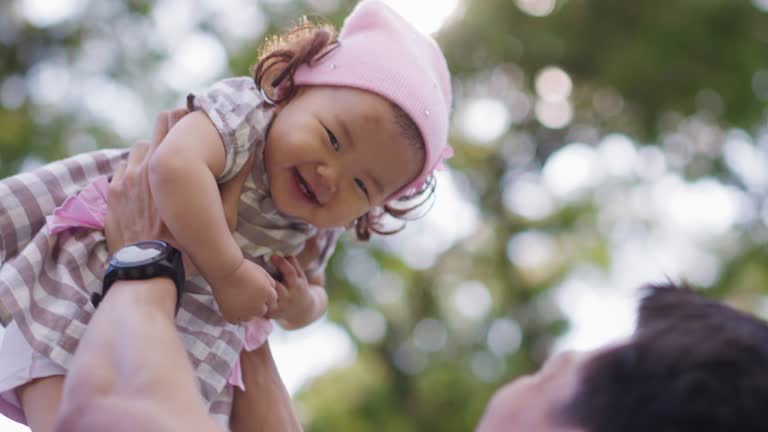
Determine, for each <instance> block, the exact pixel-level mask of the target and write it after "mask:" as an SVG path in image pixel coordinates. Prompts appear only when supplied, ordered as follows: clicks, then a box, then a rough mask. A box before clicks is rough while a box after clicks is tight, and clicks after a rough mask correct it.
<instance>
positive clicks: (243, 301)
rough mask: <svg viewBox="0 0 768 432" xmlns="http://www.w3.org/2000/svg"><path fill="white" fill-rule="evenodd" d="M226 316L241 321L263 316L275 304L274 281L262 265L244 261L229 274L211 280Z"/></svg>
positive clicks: (217, 299) (229, 320)
mask: <svg viewBox="0 0 768 432" xmlns="http://www.w3.org/2000/svg"><path fill="white" fill-rule="evenodd" d="M208 282H210V283H211V287H212V289H213V296H214V298H215V299H216V303H217V304H218V305H219V310H220V311H221V315H222V316H223V317H224V319H225V320H226V321H227V322H229V323H232V324H239V323H242V322H245V321H249V320H251V319H253V318H259V317H263V316H264V315H265V314H266V313H267V312H268V311H270V310H272V309H273V308H275V307H276V304H277V292H276V286H275V280H274V279H272V276H270V275H269V273H267V272H266V270H264V269H263V268H261V266H260V265H258V264H256V263H253V262H251V261H248V260H243V262H242V264H240V267H238V268H237V270H235V271H234V272H233V273H231V274H230V275H229V276H227V277H225V278H222V279H220V280H216V281H210V280H209V281H208Z"/></svg>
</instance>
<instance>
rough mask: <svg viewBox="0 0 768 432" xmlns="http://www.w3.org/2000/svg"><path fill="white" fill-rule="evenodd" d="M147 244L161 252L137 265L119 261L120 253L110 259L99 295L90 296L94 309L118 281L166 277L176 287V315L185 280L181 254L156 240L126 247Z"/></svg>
mask: <svg viewBox="0 0 768 432" xmlns="http://www.w3.org/2000/svg"><path fill="white" fill-rule="evenodd" d="M147 244H150V245H151V246H153V247H160V248H162V249H161V250H162V252H161V253H160V254H159V255H158V256H157V257H155V258H152V259H149V260H146V261H144V262H138V263H133V262H131V263H126V262H122V261H120V259H119V258H117V257H118V256H119V253H120V251H118V252H116V253H115V254H114V255H113V256H112V257H110V259H109V266H108V267H107V270H106V272H105V273H104V279H103V284H102V290H101V293H93V294H91V303H93V305H94V307H98V306H99V303H101V300H102V299H103V298H104V296H106V295H107V291H109V288H110V287H111V286H112V284H114V283H115V282H117V281H119V280H146V279H152V278H155V277H167V278H170V279H171V280H172V281H173V283H174V284H175V285H176V312H177V313H178V311H179V307H180V306H181V294H182V292H183V288H184V280H185V274H184V264H183V261H182V257H181V252H179V250H178V249H176V248H174V247H173V246H171V245H169V244H168V243H165V242H161V241H158V240H148V241H144V242H138V243H134V244H133V245H128V246H126V247H130V246H142V245H144V246H146V245H147Z"/></svg>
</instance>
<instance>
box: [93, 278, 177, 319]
mask: <svg viewBox="0 0 768 432" xmlns="http://www.w3.org/2000/svg"><path fill="white" fill-rule="evenodd" d="M122 296H130V297H132V298H134V299H136V300H138V301H139V302H141V303H142V304H147V305H152V306H157V307H160V308H161V309H163V310H164V311H169V312H170V313H171V315H172V314H173V312H174V311H175V310H176V302H177V301H178V299H177V296H178V290H177V289H176V284H175V283H174V281H173V280H172V279H171V278H170V277H165V276H158V277H154V278H150V279H142V280H118V281H115V283H113V284H112V287H111V288H110V290H109V292H108V293H107V295H106V296H105V299H106V298H110V297H122Z"/></svg>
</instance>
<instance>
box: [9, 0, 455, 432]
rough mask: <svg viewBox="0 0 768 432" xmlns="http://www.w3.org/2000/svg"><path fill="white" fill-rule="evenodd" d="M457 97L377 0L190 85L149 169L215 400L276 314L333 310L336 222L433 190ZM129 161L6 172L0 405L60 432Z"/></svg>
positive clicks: (184, 320) (432, 51)
mask: <svg viewBox="0 0 768 432" xmlns="http://www.w3.org/2000/svg"><path fill="white" fill-rule="evenodd" d="M450 106H451V90H450V76H449V73H448V69H447V66H446V62H445V59H444V57H443V55H442V53H441V51H440V49H439V48H438V46H437V45H436V44H435V42H434V41H433V40H432V39H431V38H429V37H428V36H426V35H423V34H421V33H419V32H418V31H417V30H416V29H415V28H414V27H412V26H411V25H410V24H408V23H407V22H406V21H404V20H403V19H402V17H400V16H399V15H398V14H397V13H396V12H394V11H393V10H391V9H390V8H389V7H388V6H387V5H385V4H384V3H382V2H380V1H377V0H364V1H362V2H360V4H359V5H358V6H357V7H356V9H355V10H354V11H353V12H352V13H351V14H350V16H349V17H347V19H346V21H345V23H344V26H343V28H342V30H341V32H340V35H339V37H338V39H337V38H336V37H335V35H334V32H333V30H332V29H330V28H329V27H326V26H316V25H314V24H311V23H309V22H307V21H302V22H301V24H300V25H299V26H298V27H297V28H294V29H292V30H290V31H288V32H287V33H286V34H284V35H282V36H280V37H277V38H275V39H272V40H270V41H269V42H268V43H267V44H266V45H265V47H264V49H263V50H262V54H261V55H260V59H259V62H258V63H257V65H256V66H255V67H254V69H253V77H248V78H246V77H243V78H230V79H225V80H223V81H221V82H218V83H216V84H214V85H213V86H212V87H211V88H210V89H209V90H207V91H205V92H203V93H200V94H196V95H190V96H189V98H188V108H189V110H190V111H191V113H190V114H188V115H186V116H185V117H183V118H182V119H181V120H180V121H179V122H178V123H177V124H176V125H175V126H174V127H173V128H172V129H171V130H170V132H169V133H168V135H167V136H166V138H165V139H164V140H163V142H162V143H161V144H160V146H159V148H158V150H157V151H156V153H155V154H154V156H153V158H152V160H151V162H150V174H149V176H150V178H149V180H150V186H151V193H152V196H153V200H154V202H155V205H156V206H157V208H158V211H159V212H160V214H161V216H162V218H163V221H164V222H165V223H166V225H167V226H168V228H169V230H170V231H171V234H172V235H173V236H174V238H175V239H176V240H177V242H178V245H179V248H180V249H181V250H182V251H183V253H184V254H185V255H186V256H187V257H188V258H190V259H191V262H192V263H193V264H194V266H195V268H196V269H197V270H198V271H199V275H194V276H191V277H188V278H187V280H186V283H185V284H184V293H183V295H182V296H181V299H180V304H179V306H180V308H179V311H178V314H177V328H178V330H179V333H180V334H181V336H182V338H183V339H184V343H185V346H186V348H187V350H188V353H189V355H190V359H191V361H192V362H193V365H194V366H195V369H196V373H197V374H198V378H199V382H200V387H201V393H202V395H203V398H204V399H205V401H206V403H207V405H208V407H209V410H210V412H211V413H212V414H214V415H218V416H219V417H220V418H221V419H222V420H223V421H226V419H227V417H228V416H229V413H230V409H231V401H232V388H231V386H228V385H227V382H229V383H234V384H239V385H242V384H241V381H240V379H239V363H238V355H239V352H240V350H241V349H243V348H245V349H254V348H255V347H256V346H258V345H259V344H261V343H263V341H264V339H265V338H266V336H267V335H268V333H269V329H270V328H271V327H270V326H269V322H268V320H267V319H266V318H275V319H278V320H279V321H280V322H281V324H283V325H285V326H286V327H288V328H296V327H301V326H304V325H306V324H308V323H310V322H312V321H314V320H315V319H317V318H318V317H320V316H321V315H322V314H323V313H324V312H325V309H326V307H327V295H326V293H325V290H324V289H323V285H324V276H323V271H324V267H325V264H326V263H327V260H328V258H329V257H330V255H331V254H332V252H333V247H334V244H335V242H336V239H337V238H338V234H339V233H340V232H342V231H343V230H344V229H351V228H354V230H355V232H356V234H357V236H358V238H360V239H368V238H369V237H370V235H371V233H372V232H377V233H382V230H383V227H382V225H381V222H380V220H381V218H382V217H383V216H385V215H387V214H389V215H393V216H395V217H399V216H403V214H404V213H406V212H404V211H403V210H402V209H401V207H402V206H393V204H394V203H397V202H398V201H410V200H412V199H416V198H420V197H421V198H423V197H424V196H429V195H430V194H431V192H432V189H433V185H434V182H433V181H432V180H433V177H432V174H433V172H434V170H435V169H436V168H438V167H439V166H440V165H441V163H442V161H443V160H445V159H447V158H448V157H450V156H451V154H452V150H451V148H450V146H449V145H448V143H447V135H448V120H449V111H450ZM124 157H125V152H124V151H100V152H94V153H90V154H85V155H78V156H75V157H73V158H70V159H67V160H64V161H59V162H54V163H52V164H50V165H48V166H45V167H43V168H40V169H38V170H36V171H34V172H31V173H25V174H20V175H18V176H15V177H11V178H8V179H5V180H3V181H2V182H1V183H0V233H2V240H3V244H4V250H3V252H2V256H0V258H2V259H3V263H2V267H0V301H2V303H3V305H4V306H5V307H6V308H7V309H8V310H9V312H10V314H11V316H12V319H13V322H12V323H11V324H10V325H9V327H8V330H7V334H6V338H5V340H4V341H3V345H2V347H1V348H0V411H2V412H3V413H4V414H6V415H7V416H9V417H11V418H14V419H16V420H18V421H21V422H25V423H27V424H29V425H30V427H32V429H33V431H35V432H37V431H45V430H49V428H50V422H49V420H50V419H52V417H53V416H54V415H55V413H56V410H57V409H58V397H59V394H60V392H61V383H62V376H63V375H64V374H66V369H67V367H68V365H69V362H70V360H71V358H72V354H73V352H74V350H75V349H76V347H77V341H78V340H79V338H80V337H81V336H82V334H83V331H84V328H85V326H86V325H87V323H88V320H89V319H90V316H91V315H92V313H93V310H94V307H95V305H94V303H97V302H92V301H91V300H90V299H91V297H94V298H95V299H98V298H99V296H100V295H103V292H102V282H101V279H102V276H103V274H104V269H105V268H106V261H107V258H108V253H107V249H106V244H105V237H104V232H103V224H104V215H105V212H106V189H107V188H106V184H107V183H106V182H107V176H109V175H110V174H111V172H113V171H114V169H115V166H116V164H117V163H118V162H119V161H120V160H122V158H124ZM238 175H245V176H246V178H245V183H244V186H243V189H242V194H241V196H240V200H239V202H237V203H226V202H225V203H222V199H221V195H220V192H219V188H220V187H221V186H222V185H226V184H228V182H230V181H232V179H233V178H235V177H236V176H238ZM64 196H68V198H66V201H64V199H63V198H64ZM62 201H64V202H63V204H62ZM59 204H60V205H59ZM56 206H58V207H57V208H56V209H55V210H53V209H52V207H56ZM51 210H53V211H52V212H51ZM45 216H48V218H47V222H46V218H45ZM232 230H234V231H232ZM309 241H315V242H317V241H319V242H320V243H321V245H322V247H321V253H320V256H319V257H318V258H317V259H315V260H314V261H313V262H312V263H310V264H309V265H307V266H302V265H301V264H300V263H299V261H298V260H296V259H295V258H294V257H293V256H294V255H296V254H298V253H299V252H300V251H301V250H302V248H303V247H304V245H305V244H306V243H307V242H309ZM283 257H288V258H283ZM299 285H300V286H299ZM298 288H308V289H303V290H300V289H298ZM296 292H303V293H306V295H304V296H303V297H301V296H300V298H296V294H295V293H296ZM246 322H247V323H248V324H247V325H243V323H246ZM251 391H257V390H251Z"/></svg>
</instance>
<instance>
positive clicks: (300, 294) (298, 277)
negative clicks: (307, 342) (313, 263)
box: [268, 255, 314, 328]
mask: <svg viewBox="0 0 768 432" xmlns="http://www.w3.org/2000/svg"><path fill="white" fill-rule="evenodd" d="M272 264H274V265H275V266H276V267H277V269H278V270H280V273H281V274H282V282H275V286H276V289H277V307H276V308H270V309H269V314H268V317H269V318H273V319H276V320H278V321H283V322H285V323H288V327H290V328H297V327H301V326H303V325H306V323H307V322H309V321H310V320H311V314H312V310H313V306H314V305H313V302H314V297H313V295H312V292H311V291H310V289H312V288H311V287H310V283H309V281H308V280H307V276H306V275H305V274H304V269H303V268H302V267H301V264H300V263H299V260H298V259H297V258H296V257H293V256H289V257H281V256H277V255H275V256H273V257H272Z"/></svg>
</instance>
